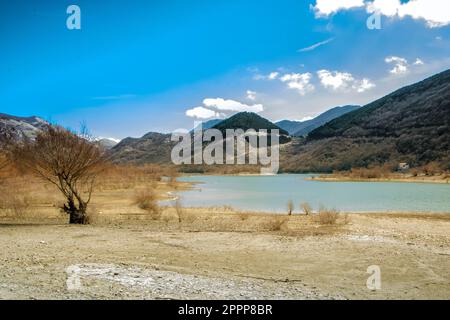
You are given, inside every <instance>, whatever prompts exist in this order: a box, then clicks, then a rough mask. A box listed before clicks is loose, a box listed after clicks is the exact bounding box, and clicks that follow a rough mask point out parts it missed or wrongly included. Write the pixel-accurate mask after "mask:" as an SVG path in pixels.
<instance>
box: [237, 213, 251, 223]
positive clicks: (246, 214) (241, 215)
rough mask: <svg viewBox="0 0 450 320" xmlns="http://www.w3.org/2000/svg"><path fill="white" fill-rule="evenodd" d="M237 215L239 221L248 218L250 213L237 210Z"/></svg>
mask: <svg viewBox="0 0 450 320" xmlns="http://www.w3.org/2000/svg"><path fill="white" fill-rule="evenodd" d="M237 216H238V217H239V220H241V221H247V220H248V219H249V218H250V214H248V213H247V212H239V213H238V214H237Z"/></svg>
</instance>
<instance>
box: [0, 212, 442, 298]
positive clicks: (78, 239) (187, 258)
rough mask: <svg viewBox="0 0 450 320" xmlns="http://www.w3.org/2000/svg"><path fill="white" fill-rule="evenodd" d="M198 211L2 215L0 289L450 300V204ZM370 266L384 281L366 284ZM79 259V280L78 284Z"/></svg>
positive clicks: (21, 293)
mask: <svg viewBox="0 0 450 320" xmlns="http://www.w3.org/2000/svg"><path fill="white" fill-rule="evenodd" d="M189 214H190V219H189V221H186V222H182V223H181V224H180V223H179V222H177V221H175V220H172V219H165V220H166V221H153V220H148V219H146V220H142V221H140V222H139V221H138V222H136V223H120V224H118V223H112V224H109V225H90V226H69V225H66V224H61V223H57V224H46V225H42V224H39V225H35V224H8V223H6V222H3V223H2V224H1V225H0V244H1V247H2V250H1V251H0V265H1V268H0V299H92V298H95V299H132V298H137V299H144V298H145V299H450V272H449V270H450V216H449V215H420V214H414V215H402V214H395V215H394V214H385V215H379V214H364V215H363V214H354V215H351V220H350V222H349V223H348V224H345V225H344V224H343V225H337V226H318V225H316V224H313V223H311V222H310V219H308V218H307V217H304V216H292V217H290V218H289V220H288V221H287V223H286V224H285V226H284V227H282V228H280V230H277V231H269V230H270V228H269V230H266V231H264V230H263V228H260V229H261V231H257V229H258V228H257V227H256V226H258V225H261V222H262V221H263V220H264V219H270V215H258V214H254V215H250V216H245V217H244V216H243V215H242V214H236V213H230V212H228V213H227V212H222V213H220V212H218V211H217V212H208V210H207V209H201V210H199V209H192V210H189ZM205 214H208V215H209V220H208V219H206V218H205ZM223 215H225V217H226V219H223ZM215 219H221V220H223V221H228V223H223V224H222V225H217V224H216V223H215V222H214V221H215ZM163 220H164V219H163ZM263 225H264V224H263ZM202 230H203V231H202ZM371 265H378V266H379V267H380V269H381V281H382V287H381V290H378V291H371V290H369V289H368V288H367V287H366V281H367V278H368V277H369V274H367V273H366V271H367V268H368V267H369V266H371ZM67 268H70V269H69V273H68V272H67ZM73 270H76V272H77V274H78V275H79V279H80V283H81V285H82V287H81V288H78V289H75V290H69V289H68V287H67V280H68V276H70V275H73V272H75V271H73ZM70 279H73V278H69V281H70Z"/></svg>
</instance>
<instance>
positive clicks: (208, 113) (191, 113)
mask: <svg viewBox="0 0 450 320" xmlns="http://www.w3.org/2000/svg"><path fill="white" fill-rule="evenodd" d="M186 115H187V116H188V117H192V118H198V119H209V118H214V117H219V116H220V114H219V113H217V112H215V111H213V110H209V109H206V108H204V107H195V108H192V109H189V110H187V111H186Z"/></svg>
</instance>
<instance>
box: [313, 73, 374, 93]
mask: <svg viewBox="0 0 450 320" xmlns="http://www.w3.org/2000/svg"><path fill="white" fill-rule="evenodd" d="M317 76H318V77H319V79H320V82H321V83H322V86H323V87H325V88H329V89H332V90H334V91H338V90H339V91H344V90H350V89H353V90H356V92H358V93H362V92H365V91H367V90H370V89H372V88H374V87H375V84H374V83H372V82H371V81H370V79H368V78H364V79H362V80H357V79H355V78H354V77H353V75H352V74H351V73H348V72H339V71H329V70H319V71H317Z"/></svg>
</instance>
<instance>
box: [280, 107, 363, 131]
mask: <svg viewBox="0 0 450 320" xmlns="http://www.w3.org/2000/svg"><path fill="white" fill-rule="evenodd" d="M359 108H360V106H353V105H348V106H342V107H335V108H332V109H330V110H328V111H326V112H324V113H322V114H320V115H318V116H317V117H315V118H314V119H311V120H307V121H291V120H282V121H279V122H276V123H275V124H276V125H278V126H279V127H280V128H283V129H285V130H286V131H288V132H289V134H290V135H292V136H296V137H302V136H306V135H308V134H309V133H310V132H311V131H313V130H314V129H316V128H318V127H320V126H322V125H324V124H325V123H327V122H329V121H331V120H333V119H335V118H338V117H340V116H342V115H344V114H346V113H349V112H351V111H355V110H357V109H359Z"/></svg>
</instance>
